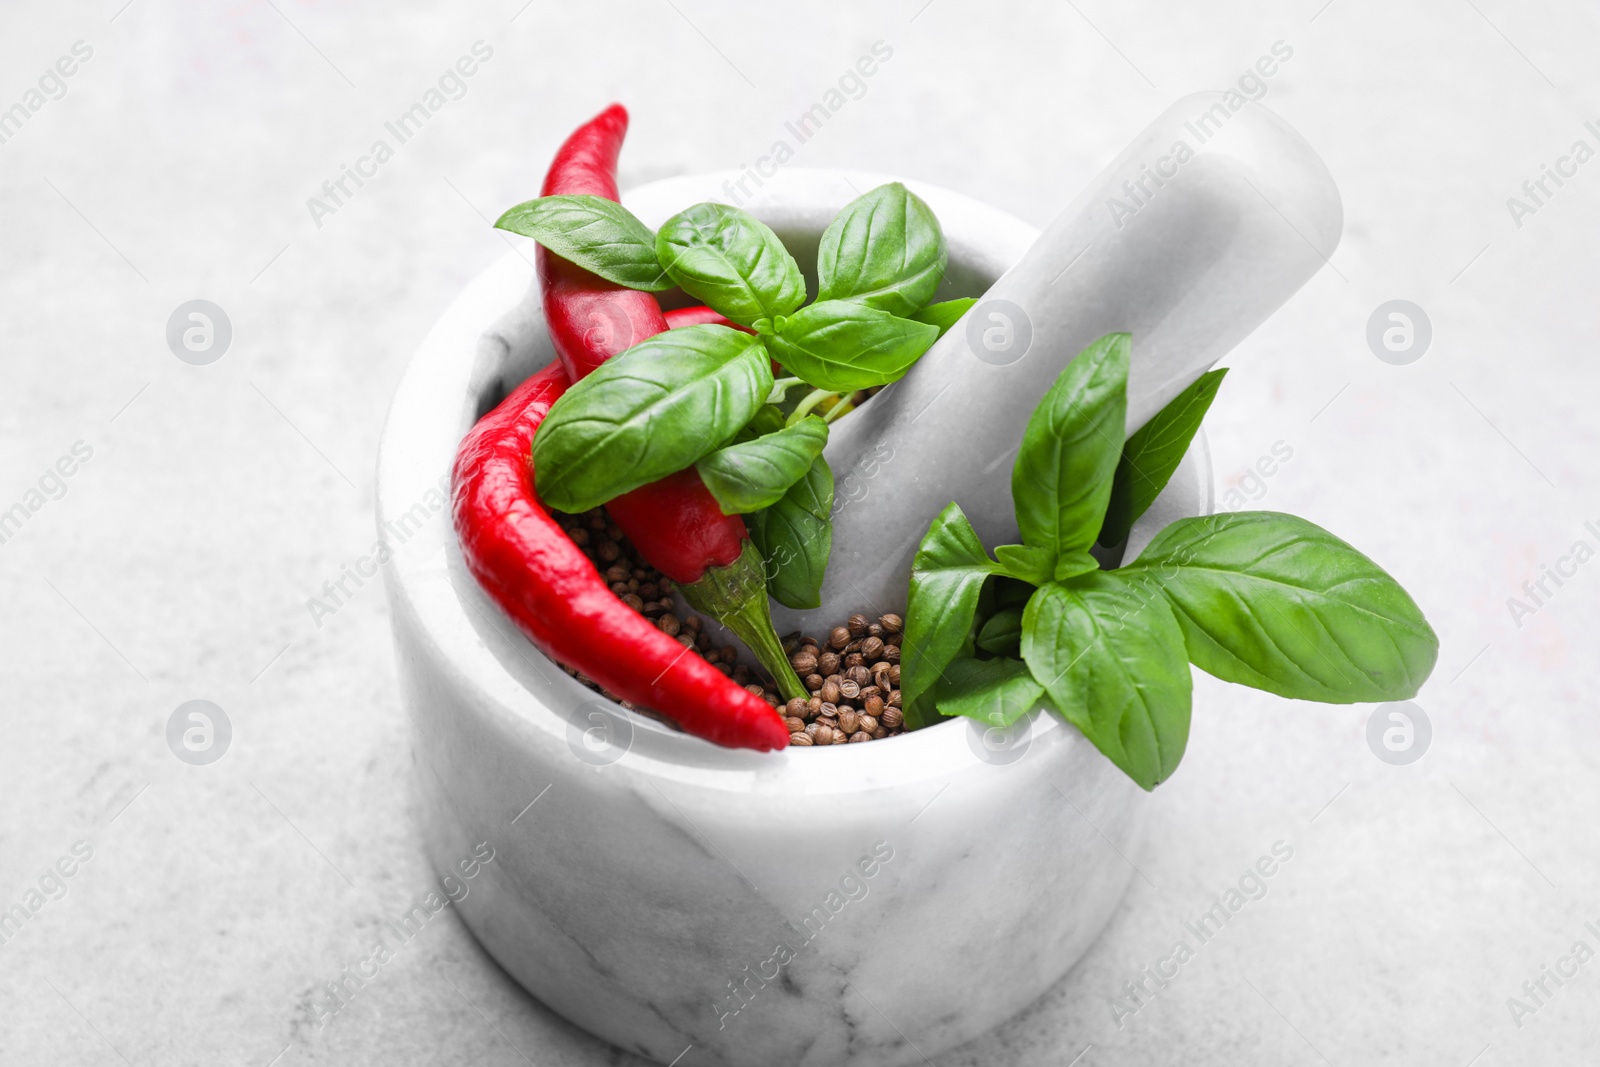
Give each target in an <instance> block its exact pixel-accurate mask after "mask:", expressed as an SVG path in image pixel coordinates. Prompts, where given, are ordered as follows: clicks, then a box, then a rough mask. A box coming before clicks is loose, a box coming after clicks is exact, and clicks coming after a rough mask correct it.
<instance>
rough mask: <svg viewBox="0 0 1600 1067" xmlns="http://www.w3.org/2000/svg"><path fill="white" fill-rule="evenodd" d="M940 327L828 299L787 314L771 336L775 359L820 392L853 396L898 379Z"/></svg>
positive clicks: (934, 336)
mask: <svg viewBox="0 0 1600 1067" xmlns="http://www.w3.org/2000/svg"><path fill="white" fill-rule="evenodd" d="M938 337H939V329H938V327H936V326H929V325H927V324H926V323H921V322H913V321H911V320H910V319H902V318H900V317H898V316H896V315H891V314H890V313H889V312H887V311H879V310H877V309H876V308H872V307H869V306H867V305H865V304H857V303H855V302H853V301H849V300H825V301H823V302H821V303H817V304H812V305H811V306H810V307H806V308H802V309H800V311H799V312H797V313H796V314H794V315H791V316H789V318H788V320H787V321H786V322H785V323H784V326H783V328H782V329H781V330H779V331H778V333H777V334H776V335H775V336H773V337H771V338H768V344H769V345H770V346H771V349H772V357H773V358H774V359H776V360H777V361H778V362H779V363H782V364H783V366H784V369H786V370H787V371H789V373H791V374H794V375H796V376H798V377H799V378H800V379H801V380H803V381H805V382H807V383H808V384H810V385H813V386H815V387H817V388H818V389H827V390H829V391H830V392H835V393H851V392H854V391H856V390H857V389H871V388H872V387H873V386H876V385H887V384H889V383H890V382H894V381H899V380H900V377H901V376H902V375H904V374H905V372H906V371H907V370H909V369H910V368H911V365H912V364H913V363H915V362H916V361H917V360H918V359H919V358H920V357H921V356H922V354H923V353H924V352H926V351H927V350H928V346H929V345H931V344H933V342H934V341H935V340H937V339H938Z"/></svg>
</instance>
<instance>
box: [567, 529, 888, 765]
mask: <svg viewBox="0 0 1600 1067" xmlns="http://www.w3.org/2000/svg"><path fill="white" fill-rule="evenodd" d="M551 515H552V516H553V517H554V518H555V520H556V521H557V522H559V523H560V524H561V528H562V529H563V530H565V531H566V534H567V536H568V537H570V538H571V539H572V542H573V544H575V545H577V546H578V547H579V548H581V549H583V552H584V554H585V555H586V556H588V557H589V559H590V561H591V562H593V563H594V565H595V568H596V569H597V570H599V571H600V573H601V574H602V575H603V576H604V577H605V580H606V582H607V584H609V585H610V586H611V591H612V592H613V593H615V594H617V596H619V597H620V598H622V601H623V602H624V603H625V604H627V605H628V606H629V607H631V608H633V610H634V611H637V612H638V613H639V614H641V615H643V616H644V617H645V618H647V619H649V620H650V621H651V622H653V623H654V624H655V625H656V628H657V629H659V630H661V632H663V633H665V634H668V635H669V636H671V637H673V638H675V639H676V640H677V641H678V643H679V644H681V645H683V646H684V647H685V648H692V649H694V650H695V651H696V652H698V653H700V655H701V656H703V657H704V658H705V660H706V662H707V663H709V664H711V665H712V666H713V667H715V668H716V669H717V670H719V671H721V672H722V673H723V674H725V675H727V676H728V677H729V678H732V679H733V680H734V681H735V682H736V683H738V684H739V685H742V686H744V687H745V688H746V689H748V690H749V691H750V692H752V693H754V694H755V695H756V696H758V697H760V698H761V699H763V700H765V701H766V702H767V703H768V704H770V705H772V706H773V707H775V708H778V709H779V710H780V711H781V712H782V714H783V716H784V721H785V723H786V724H787V725H788V727H789V744H790V745H791V746H793V745H842V744H845V743H847V742H852V741H872V740H875V739H877V738H880V737H892V736H894V735H895V734H899V733H904V732H905V727H904V724H903V719H902V716H901V712H900V646H899V640H900V633H901V630H902V629H903V627H904V623H903V622H902V621H901V619H900V616H898V615H884V616H881V617H880V618H879V619H878V621H877V622H872V621H870V620H869V619H868V618H867V617H866V616H865V615H852V616H850V618H849V621H848V622H847V623H846V624H845V625H844V626H838V627H835V628H834V629H833V630H832V631H830V632H829V634H828V636H827V638H826V639H824V640H821V641H818V640H816V639H815V638H811V637H805V636H802V635H800V634H791V635H789V636H788V637H786V638H784V641H783V648H784V651H785V652H787V653H788V654H789V662H790V663H791V664H793V666H794V669H795V673H796V674H798V675H799V676H800V678H801V680H802V681H804V682H805V686H806V689H807V690H809V691H810V693H811V699H810V700H800V699H795V700H791V701H789V702H788V704H787V705H785V704H784V702H783V698H782V697H781V696H780V695H779V693H778V691H777V690H776V689H775V688H774V687H773V686H771V685H770V684H768V683H767V682H766V680H765V679H764V678H762V677H761V676H760V675H759V674H758V673H757V672H756V671H753V670H751V669H750V668H749V667H748V666H746V665H745V664H743V663H740V662H738V659H739V646H738V645H737V644H735V643H732V642H731V641H730V642H729V643H727V644H722V643H719V642H717V641H716V640H714V639H713V638H712V636H711V635H710V634H709V633H707V632H706V627H705V623H704V620H702V619H701V618H700V617H699V616H698V615H695V614H693V613H686V614H684V615H683V616H681V617H680V615H679V614H678V612H679V608H678V606H677V604H676V603H675V602H674V600H673V597H672V592H673V585H672V582H671V581H670V580H669V579H668V578H667V577H666V575H664V574H662V573H661V572H660V571H658V570H656V569H655V568H654V567H652V566H650V564H648V563H646V562H645V561H644V559H643V558H642V557H640V556H639V554H638V553H637V552H636V551H635V550H634V547H633V545H632V544H631V543H629V541H628V539H627V538H626V537H624V536H623V535H622V530H621V529H620V528H619V527H618V526H617V524H616V523H614V522H612V521H611V519H610V517H609V516H608V515H607V514H606V512H605V509H604V508H594V509H593V510H590V511H585V512H582V513H581V514H577V515H565V514H562V513H560V512H554V511H553V512H551ZM561 669H562V670H564V671H566V672H567V673H568V674H569V675H571V676H572V677H574V678H576V679H577V680H578V681H579V682H580V683H582V684H583V685H585V686H587V687H588V688H590V689H592V690H594V691H595V692H597V693H600V694H601V695H603V696H605V697H607V698H608V699H611V700H616V701H617V703H619V704H621V705H622V706H623V707H625V708H630V709H632V710H634V711H638V712H641V713H643V714H646V715H651V716H652V717H654V718H660V716H657V715H655V713H654V712H653V711H651V709H649V708H641V707H637V706H636V705H633V704H630V703H628V702H627V701H626V700H617V698H616V697H614V696H612V695H611V694H610V693H607V692H606V691H605V690H604V689H603V688H601V686H600V683H599V682H596V681H595V680H594V679H593V678H590V677H588V676H587V675H585V674H582V673H581V672H579V671H576V670H574V669H573V668H571V667H568V666H566V665H565V664H562V666H561ZM663 721H665V720H663Z"/></svg>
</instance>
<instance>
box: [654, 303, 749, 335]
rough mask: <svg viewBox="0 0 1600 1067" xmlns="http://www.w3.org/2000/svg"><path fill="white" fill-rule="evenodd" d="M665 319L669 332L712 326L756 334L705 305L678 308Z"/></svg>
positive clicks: (666, 315) (665, 316) (668, 313)
mask: <svg viewBox="0 0 1600 1067" xmlns="http://www.w3.org/2000/svg"><path fill="white" fill-rule="evenodd" d="M663 317H664V318H665V319H666V320H667V329H669V330H681V329H683V328H684V327H685V326H704V325H707V324H710V325H712V326H731V327H733V328H734V329H735V330H743V331H744V332H745V333H755V331H754V330H752V329H751V328H750V327H748V326H740V325H739V324H738V323H737V322H733V321H732V320H730V319H729V318H728V317H727V316H726V315H723V314H722V313H721V312H719V311H712V310H711V309H710V308H708V307H706V306H705V305H704V304H701V305H699V306H698V307H692V308H677V309H676V310H674V311H669V312H667V313H666V314H665V315H664V316H663Z"/></svg>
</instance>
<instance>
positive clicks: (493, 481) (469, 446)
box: [452, 363, 789, 751]
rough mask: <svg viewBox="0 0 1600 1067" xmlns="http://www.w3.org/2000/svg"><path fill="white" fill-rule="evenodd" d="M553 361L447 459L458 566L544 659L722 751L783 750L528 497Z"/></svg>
mask: <svg viewBox="0 0 1600 1067" xmlns="http://www.w3.org/2000/svg"><path fill="white" fill-rule="evenodd" d="M567 381H568V379H567V374H566V372H565V370H563V369H562V367H561V366H560V364H555V363H552V364H551V365H550V366H548V367H546V368H545V369H544V370H542V371H540V372H539V373H537V374H535V375H534V376H533V377H531V378H529V379H528V380H527V381H525V382H523V383H522V385H521V386H520V387H519V388H518V389H517V390H516V391H515V392H513V393H512V394H511V395H510V396H508V397H507V398H506V399H505V401H504V402H502V403H501V404H500V405H499V406H498V407H496V408H495V409H494V410H493V411H491V412H490V413H489V414H487V415H485V416H484V417H483V418H482V419H480V420H478V424H477V425H476V426H474V427H473V428H472V430H471V432H470V433H468V434H467V436H466V439H465V440H463V441H462V442H461V447H460V449H459V450H458V451H457V453H456V462H455V468H454V471H453V473H452V480H453V484H454V490H453V514H454V519H455V527H456V533H457V535H458V537H459V538H460V541H461V554H462V556H463V558H464V559H465V560H466V563H467V569H468V570H470V571H471V572H472V575H473V577H474V578H476V579H477V580H478V583H479V584H480V585H481V586H483V588H484V590H485V591H486V592H487V593H488V594H489V596H490V597H491V598H492V599H493V600H494V601H495V603H497V604H499V605H500V607H501V609H502V610H503V611H505V613H506V614H507V615H509V616H510V617H511V618H512V620H513V621H515V622H516V624H517V626H518V627H519V628H520V629H521V630H522V632H523V633H525V634H526V635H527V636H528V639H529V640H531V641H532V642H533V643H534V644H535V645H537V646H538V647H539V648H540V650H542V651H543V652H544V653H545V654H546V655H548V656H550V657H551V658H552V659H555V660H558V661H560V662H561V663H564V664H566V665H567V666H569V667H573V668H576V669H577V670H579V671H582V672H583V673H584V674H586V675H588V676H589V677H590V678H593V679H594V680H595V681H597V682H599V683H600V684H601V685H602V686H604V687H605V688H606V690H607V691H608V692H611V693H613V694H615V695H616V696H617V697H619V698H621V699H623V700H627V701H629V702H631V703H635V704H640V705H643V706H646V707H649V708H653V709H655V710H656V711H659V712H661V713H662V714H663V715H666V716H668V717H670V718H672V719H674V720H675V721H676V722H677V723H678V725H680V726H682V727H683V728H684V730H686V731H687V732H689V733H691V734H695V735H696V736H699V737H703V738H705V739H706V740H708V741H711V742H714V743H715V744H719V745H725V746H728V747H730V748H755V749H761V750H764V751H765V750H772V749H777V748H782V747H784V746H785V745H787V744H788V743H789V730H788V727H786V726H785V725H784V723H783V719H782V718H781V717H780V716H779V715H778V713H777V712H776V711H775V710H773V709H772V708H771V707H770V706H768V704H767V703H766V701H764V700H762V699H761V698H760V697H758V696H755V695H754V694H752V693H750V692H749V691H748V690H746V689H744V688H743V687H741V686H739V685H736V684H735V683H734V682H733V681H732V680H730V679H729V678H727V677H726V676H724V675H723V674H722V673H721V672H719V671H718V670H717V669H716V668H715V667H713V666H711V665H710V664H709V663H707V662H706V661H705V660H704V659H703V658H701V657H700V656H699V655H697V654H696V653H695V652H694V651H693V650H691V649H689V648H686V647H684V646H683V645H681V644H679V643H678V642H677V641H676V640H674V639H673V638H671V637H669V636H667V635H666V634H665V633H663V632H662V631H661V630H659V629H657V628H656V626H655V625H654V624H653V623H651V622H650V621H649V620H648V619H646V618H645V617H644V616H642V615H640V614H639V613H638V612H636V611H634V610H633V609H632V608H630V607H629V606H628V605H626V604H624V603H623V602H622V601H621V600H620V599H618V598H617V595H616V594H615V593H613V592H612V591H611V589H610V588H609V587H608V586H607V585H606V582H605V579H604V578H602V577H601V575H600V573H599V571H597V570H596V569H595V566H594V564H592V563H591V562H590V561H589V558H588V557H587V556H585V555H584V554H583V551H582V549H580V548H578V546H576V545H574V544H573V543H572V541H571V540H570V539H569V538H568V537H567V535H566V532H565V531H563V530H562V529H561V527H560V525H559V524H558V523H556V521H555V520H554V519H552V518H551V517H550V515H549V513H548V512H546V511H545V510H544V508H543V506H541V505H540V503H539V498H538V497H537V496H536V495H535V493H534V483H533V467H532V464H531V462H530V460H529V456H530V454H531V452H532V449H533V435H534V433H535V432H536V431H537V430H538V429H539V424H540V422H542V421H543V420H544V417H545V414H546V413H547V412H548V411H549V410H550V405H551V404H553V403H555V401H556V398H557V397H559V396H560V395H561V394H562V393H563V392H565V391H566V388H567Z"/></svg>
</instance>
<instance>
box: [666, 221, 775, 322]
mask: <svg viewBox="0 0 1600 1067" xmlns="http://www.w3.org/2000/svg"><path fill="white" fill-rule="evenodd" d="M656 256H657V258H659V259H660V260H661V265H662V266H663V267H664V268H666V271H667V273H668V274H669V275H670V276H671V277H672V280H673V281H674V282H677V283H678V285H679V286H681V287H682V288H683V291H684V292H686V293H688V294H689V295H690V296H693V297H696V298H698V299H699V300H700V301H701V302H703V303H704V304H705V305H706V306H707V307H710V308H712V309H713V310H715V311H718V312H721V313H722V314H723V315H725V316H727V317H728V318H729V319H732V320H733V321H734V322H737V323H739V325H741V326H752V327H759V328H761V329H762V330H763V332H766V331H768V330H770V329H771V328H772V327H773V325H774V323H775V322H776V320H777V319H779V317H780V316H786V315H788V314H789V313H790V312H792V311H794V310H795V309H796V308H798V307H799V306H800V305H801V304H803V303H805V300H806V283H805V279H804V278H802V277H801V276H800V266H799V264H797V263H796V262H795V261H794V257H793V256H791V255H790V254H789V250H788V249H787V248H784V247H783V242H782V241H780V240H779V239H778V235H777V234H775V233H773V232H772V230H771V228H770V227H768V226H767V224H766V223H764V222H762V221H761V220H760V219H757V218H756V217H755V216H754V215H752V214H750V213H749V212H748V211H741V210H740V209H738V208H736V207H729V206H728V205H726V204H696V205H694V206H693V207H691V208H688V209H687V210H684V211H680V212H678V214H676V215H674V216H672V218H670V219H668V220H667V221H666V223H665V224H664V225H663V226H662V227H661V232H660V233H658V234H656Z"/></svg>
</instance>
